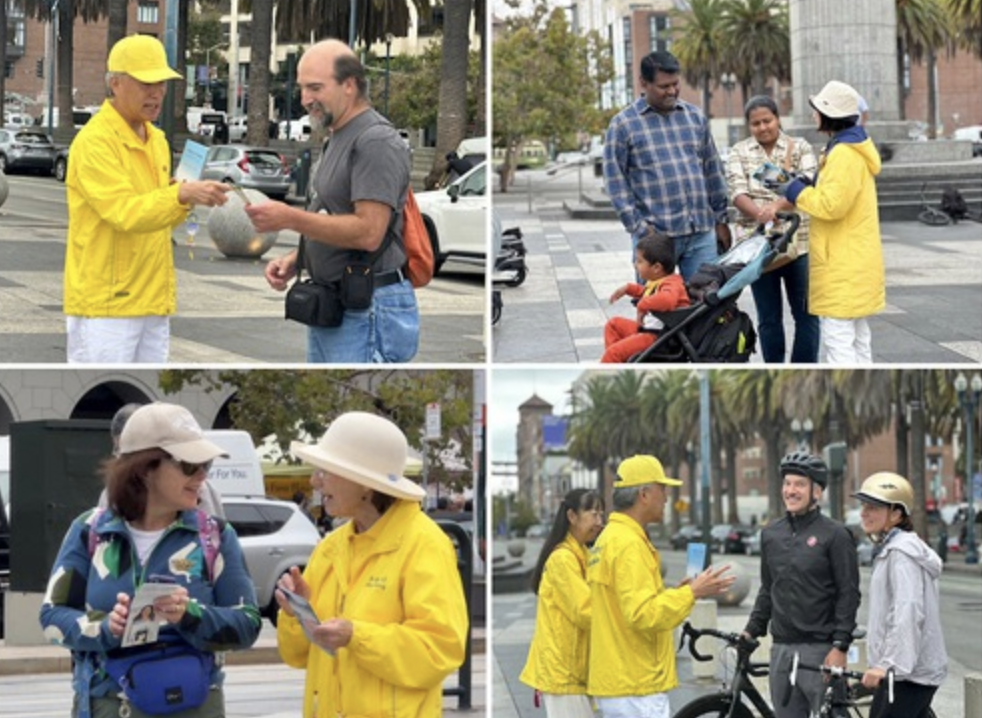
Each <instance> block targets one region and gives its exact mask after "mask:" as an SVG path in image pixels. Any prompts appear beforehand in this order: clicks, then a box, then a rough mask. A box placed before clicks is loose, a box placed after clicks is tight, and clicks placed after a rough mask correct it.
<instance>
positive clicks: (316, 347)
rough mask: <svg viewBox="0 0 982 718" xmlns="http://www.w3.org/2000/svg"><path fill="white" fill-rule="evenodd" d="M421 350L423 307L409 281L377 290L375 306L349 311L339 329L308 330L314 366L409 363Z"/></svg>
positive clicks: (308, 351) (308, 356) (308, 342)
mask: <svg viewBox="0 0 982 718" xmlns="http://www.w3.org/2000/svg"><path fill="white" fill-rule="evenodd" d="M418 348H419V307H418V306H417V304H416V293H415V292H414V291H413V285H412V284H411V283H410V282H409V280H408V279H406V280H403V281H402V282H400V283H399V284H390V285H389V286H387V287H381V288H379V289H376V290H375V293H374V296H373V297H372V306H370V307H369V308H368V309H366V310H364V311H360V312H353V311H345V313H344V321H343V322H342V323H341V326H339V327H331V328H327V327H307V361H308V362H310V363H311V364H328V363H332V364H333V363H338V364H347V363H352V364H383V363H400V362H408V361H409V360H410V359H412V358H413V357H414V356H416V350H417V349H418Z"/></svg>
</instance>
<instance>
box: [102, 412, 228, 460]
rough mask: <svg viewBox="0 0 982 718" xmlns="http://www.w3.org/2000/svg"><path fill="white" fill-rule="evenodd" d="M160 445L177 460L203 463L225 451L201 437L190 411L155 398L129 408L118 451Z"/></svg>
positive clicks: (129, 450) (201, 434) (125, 451)
mask: <svg viewBox="0 0 982 718" xmlns="http://www.w3.org/2000/svg"><path fill="white" fill-rule="evenodd" d="M146 449H163V450H164V451H166V452H167V453H168V454H170V455H171V456H173V457H174V458H175V459H177V460H178V461H187V462H190V463H194V464H203V463H205V462H206V461H211V460H212V459H216V458H218V457H219V456H225V457H227V456H228V454H227V453H226V452H225V450H224V449H222V448H221V447H220V446H218V445H217V444H213V443H212V442H210V441H208V439H206V438H205V435H204V432H202V431H201V427H200V426H199V425H198V422H197V421H195V418H194V416H193V415H192V414H191V412H190V411H188V410H187V409H185V408H184V407H183V406H178V405H177V404H165V403H163V402H156V403H153V404H146V405H144V406H141V407H140V408H139V409H137V410H136V411H134V412H133V414H132V415H131V416H130V418H129V419H127V420H126V424H125V425H124V426H123V431H122V433H121V434H120V435H119V453H120V454H131V453H133V452H134V451H144V450H146Z"/></svg>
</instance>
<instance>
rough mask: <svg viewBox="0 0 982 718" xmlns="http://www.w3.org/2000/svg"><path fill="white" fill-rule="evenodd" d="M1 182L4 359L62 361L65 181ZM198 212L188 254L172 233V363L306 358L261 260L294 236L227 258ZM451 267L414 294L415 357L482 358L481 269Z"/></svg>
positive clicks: (180, 232)
mask: <svg viewBox="0 0 982 718" xmlns="http://www.w3.org/2000/svg"><path fill="white" fill-rule="evenodd" d="M7 180H8V182H9V184H10V196H9V197H8V199H7V201H6V203H5V204H3V205H2V206H0V256H2V257H3V261H2V263H0V361H2V362H8V363H35V362H45V363H64V361H65V317H64V314H63V313H62V278H63V271H64V260H65V236H66V230H67V209H66V202H65V186H64V185H63V184H61V183H60V182H57V181H56V180H55V179H54V178H52V177H39V176H36V175H13V176H8V178H7ZM198 215H199V222H200V225H201V228H200V230H199V232H198V234H197V236H196V238H195V246H194V249H193V258H192V256H191V255H192V252H191V249H190V248H189V247H188V246H186V239H187V234H186V232H185V231H184V227H183V225H182V226H179V227H178V228H177V229H176V230H175V232H174V239H175V241H176V244H175V247H174V254H175V263H176V266H177V297H178V299H177V306H178V309H177V314H176V315H175V316H174V317H172V319H171V353H170V360H171V362H173V363H181V364H209V365H215V364H222V363H257V362H258V363H300V362H304V361H305V360H306V331H305V329H304V327H302V326H301V325H299V324H297V323H295V322H288V321H286V320H284V318H283V295H282V294H280V293H278V292H275V291H273V290H272V289H270V288H269V286H268V285H267V284H266V280H265V279H264V278H263V268H264V266H265V263H266V260H268V259H271V258H273V257H277V256H280V255H282V254H285V253H286V252H287V251H289V250H291V249H293V248H295V247H296V245H297V240H298V236H297V234H296V233H294V232H281V233H280V235H279V237H278V239H277V242H276V244H275V245H274V246H273V248H272V249H271V250H270V251H269V252H268V253H267V254H266V258H265V259H264V260H248V259H228V258H226V257H225V256H224V255H222V254H221V253H220V252H219V251H218V250H217V249H216V248H215V247H214V245H213V244H212V242H211V240H210V239H209V237H208V229H207V222H208V216H207V215H208V210H207V209H205V210H199V211H198ZM455 269H456V268H455V267H454V266H453V264H452V263H448V265H447V271H445V272H444V273H443V274H441V275H440V276H439V277H437V278H435V279H434V280H433V282H432V283H431V284H430V285H429V286H427V287H425V288H424V289H421V290H418V292H417V299H418V301H419V305H420V311H421V315H422V316H421V325H422V327H421V336H420V349H419V353H418V354H417V356H416V359H415V361H417V362H428V363H441V364H443V363H456V362H468V363H470V362H480V361H483V360H484V357H485V338H486V337H485V321H484V314H485V306H486V297H487V295H486V291H485V286H484V275H483V274H480V273H474V272H473V271H471V272H469V273H467V272H466V271H465V268H463V267H461V268H459V269H460V271H455Z"/></svg>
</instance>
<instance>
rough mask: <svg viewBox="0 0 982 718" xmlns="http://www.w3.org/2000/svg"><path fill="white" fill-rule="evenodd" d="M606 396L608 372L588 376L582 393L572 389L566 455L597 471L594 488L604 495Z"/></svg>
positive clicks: (607, 434) (607, 432)
mask: <svg viewBox="0 0 982 718" xmlns="http://www.w3.org/2000/svg"><path fill="white" fill-rule="evenodd" d="M609 396H610V375H600V376H592V377H590V378H589V379H588V380H587V381H586V384H585V385H584V388H583V391H582V392H579V391H574V394H573V399H574V401H573V405H574V406H573V413H572V416H571V417H570V423H569V449H568V450H569V455H570V458H572V459H574V460H576V461H579V462H580V463H581V464H583V465H584V466H586V467H587V468H589V469H593V470H595V471H596V472H597V491H599V492H600V495H601V496H604V497H606V496H607V492H606V486H605V479H604V470H605V468H606V466H607V464H608V459H609V457H610V452H609V450H608V445H609V438H610V433H611V428H610V425H609V423H608V416H607V414H608V413H609V412H610V411H612V407H611V401H610V398H609Z"/></svg>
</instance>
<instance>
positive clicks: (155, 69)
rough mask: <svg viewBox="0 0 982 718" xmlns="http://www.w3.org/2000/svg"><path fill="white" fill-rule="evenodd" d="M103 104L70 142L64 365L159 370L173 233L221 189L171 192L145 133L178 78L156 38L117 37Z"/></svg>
mask: <svg viewBox="0 0 982 718" xmlns="http://www.w3.org/2000/svg"><path fill="white" fill-rule="evenodd" d="M106 69H107V71H108V72H107V73H106V84H107V86H108V90H109V95H110V97H109V99H107V100H106V101H105V102H104V103H103V105H102V107H101V108H99V111H98V112H97V113H96V114H95V115H93V116H92V119H91V120H89V121H88V122H87V123H86V124H85V127H83V128H82V129H81V130H80V131H79V133H78V135H76V137H75V139H74V140H73V141H72V146H71V151H70V153H69V157H68V174H67V175H66V177H65V188H66V194H67V196H68V242H67V248H66V251H65V278H64V297H65V303H64V308H65V315H66V316H65V319H66V321H65V323H66V330H67V333H68V337H67V342H66V343H67V348H68V362H69V363H72V364H75V363H99V364H121V363H122V364H132V363H145V362H150V363H161V364H162V363H164V362H166V361H167V358H168V354H169V349H170V315H171V314H173V313H174V312H175V311H176V309H177V275H176V273H175V271H174V256H173V250H172V248H171V233H172V232H173V229H174V228H175V227H176V226H177V225H179V224H181V223H182V222H184V220H185V219H186V218H187V216H188V212H189V210H190V209H191V208H192V207H193V206H194V205H206V206H209V207H214V206H215V205H220V204H224V203H225V193H226V192H227V191H228V190H229V187H228V186H227V185H224V184H222V183H221V182H214V181H211V180H202V181H190V182H181V183H180V184H178V183H175V182H174V181H173V180H172V178H171V150H170V146H169V144H168V142H167V138H166V137H165V136H164V133H163V132H162V131H161V130H160V129H159V128H157V127H154V125H153V124H152V123H154V122H156V121H157V118H158V117H159V116H160V112H161V110H162V109H163V106H164V95H165V94H166V93H167V84H166V83H167V81H168V80H174V79H178V78H180V77H181V75H180V74H178V73H177V72H176V71H174V70H173V69H171V67H170V66H169V65H168V64H167V54H166V53H165V52H164V46H163V45H162V44H161V43H160V40H158V39H157V38H155V37H150V36H149V35H132V36H130V37H125V38H123V39H122V40H120V41H119V42H117V43H116V44H115V45H113V48H112V50H110V52H109V58H108V60H107V62H106Z"/></svg>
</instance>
